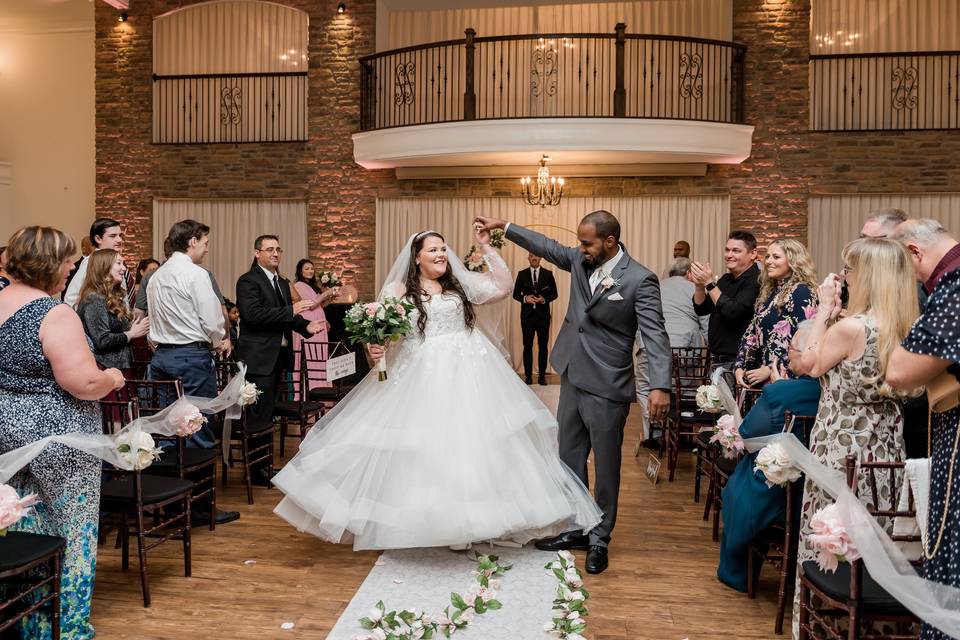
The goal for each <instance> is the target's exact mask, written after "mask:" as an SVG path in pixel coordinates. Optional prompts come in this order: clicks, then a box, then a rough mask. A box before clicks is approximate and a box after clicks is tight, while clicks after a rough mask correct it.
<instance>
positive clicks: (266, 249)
mask: <svg viewBox="0 0 960 640" xmlns="http://www.w3.org/2000/svg"><path fill="white" fill-rule="evenodd" d="M257 251H264V252H266V253H283V249H281V248H280V247H264V248H263V249H257Z"/></svg>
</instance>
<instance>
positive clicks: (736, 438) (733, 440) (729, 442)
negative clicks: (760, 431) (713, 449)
mask: <svg viewBox="0 0 960 640" xmlns="http://www.w3.org/2000/svg"><path fill="white" fill-rule="evenodd" d="M710 442H719V443H720V446H721V448H723V457H724V458H731V459H732V458H736V457H737V454H738V453H739V452H741V451H743V449H744V444H743V438H742V437H741V436H740V429H739V428H738V427H737V425H736V422H735V421H734V419H733V416H731V415H730V414H725V415H722V416H720V418H719V419H717V428H716V433H714V434H713V437H712V438H710Z"/></svg>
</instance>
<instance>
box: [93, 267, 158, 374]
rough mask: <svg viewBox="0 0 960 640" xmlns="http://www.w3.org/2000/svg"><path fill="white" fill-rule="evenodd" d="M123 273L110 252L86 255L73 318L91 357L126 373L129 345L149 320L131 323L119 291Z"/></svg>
mask: <svg viewBox="0 0 960 640" xmlns="http://www.w3.org/2000/svg"><path fill="white" fill-rule="evenodd" d="M125 272H126V267H125V266H124V264H123V256H121V255H120V254H119V253H118V252H117V251H115V250H113V249H98V250H97V251H94V252H93V253H92V254H91V255H90V265H89V266H88V267H87V279H86V280H84V282H83V287H82V288H81V289H80V303H79V304H78V305H77V314H78V315H79V316H80V319H81V320H83V329H84V331H86V333H87V335H88V336H90V341H91V342H92V343H93V357H94V358H96V360H97V362H98V363H99V364H100V365H101V366H103V367H116V368H118V369H130V366H131V364H132V353H131V349H130V342H131V341H133V340H135V339H136V338H140V337H143V336H145V335H147V331H148V330H149V329H150V318H149V316H148V317H144V318H141V319H139V320H137V321H136V322H134V321H133V313H131V311H130V308H129V307H128V306H127V300H126V292H125V291H124V290H123V277H124V273H125Z"/></svg>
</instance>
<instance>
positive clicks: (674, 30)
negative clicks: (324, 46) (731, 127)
mask: <svg viewBox="0 0 960 640" xmlns="http://www.w3.org/2000/svg"><path fill="white" fill-rule="evenodd" d="M382 13H383V14H385V15H386V16H387V21H386V22H387V25H388V26H387V37H386V39H385V41H384V39H383V38H382V37H380V38H378V43H380V44H382V45H383V46H380V47H378V50H380V51H384V50H387V49H397V48H400V47H407V46H410V45H416V44H424V43H428V42H439V41H442V40H457V39H460V38H463V31H464V29H466V28H467V27H473V28H474V29H475V30H476V32H477V35H478V36H504V35H519V34H531V33H613V27H614V25H616V24H617V23H618V22H623V23H624V24H626V25H627V32H628V33H643V34H658V35H675V36H689V37H699V38H711V39H714V40H731V39H732V34H733V0H643V1H642V2H641V1H637V2H592V3H583V4H552V5H547V4H545V5H537V6H526V7H486V8H467V9H463V8H460V9H446V10H442V11H384V12H382Z"/></svg>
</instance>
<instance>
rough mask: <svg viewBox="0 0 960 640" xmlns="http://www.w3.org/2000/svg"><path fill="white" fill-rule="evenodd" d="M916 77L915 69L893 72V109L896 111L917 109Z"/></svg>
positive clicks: (909, 68) (899, 69)
mask: <svg viewBox="0 0 960 640" xmlns="http://www.w3.org/2000/svg"><path fill="white" fill-rule="evenodd" d="M918 75H919V74H918V72H917V68H916V67H897V68H896V69H894V70H893V108H894V109H896V110H897V111H902V110H903V109H916V108H917V84H918Z"/></svg>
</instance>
